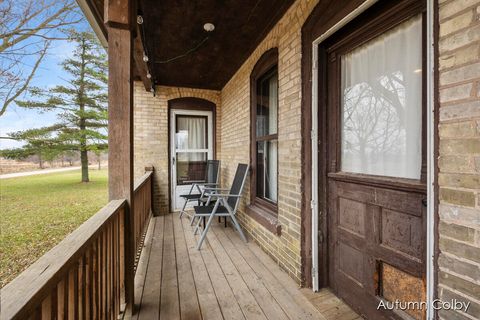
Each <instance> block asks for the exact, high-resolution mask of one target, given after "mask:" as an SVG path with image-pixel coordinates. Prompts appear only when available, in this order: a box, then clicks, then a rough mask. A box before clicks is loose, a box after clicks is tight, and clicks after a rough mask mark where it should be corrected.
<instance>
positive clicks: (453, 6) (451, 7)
mask: <svg viewBox="0 0 480 320" xmlns="http://www.w3.org/2000/svg"><path fill="white" fill-rule="evenodd" d="M475 5H478V0H454V1H449V2H448V3H446V4H445V5H443V4H441V5H440V8H439V15H440V20H444V19H447V18H449V17H451V16H453V15H455V14H457V13H459V12H461V11H463V10H465V9H466V8H468V7H471V6H475ZM444 23H445V21H442V23H441V24H442V25H443V24H444Z"/></svg>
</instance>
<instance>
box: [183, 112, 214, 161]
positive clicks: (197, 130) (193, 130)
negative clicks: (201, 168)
mask: <svg viewBox="0 0 480 320" xmlns="http://www.w3.org/2000/svg"><path fill="white" fill-rule="evenodd" d="M206 125H207V121H206V119H205V118H199V117H178V118H177V133H176V143H177V149H179V150H178V151H180V150H185V149H187V150H188V149H206V148H207V137H206ZM186 156H187V155H186V154H184V155H183V157H182V156H181V155H179V158H184V157H186ZM187 157H188V160H190V161H200V160H204V158H205V155H204V153H203V152H202V153H199V152H195V153H189V154H188V156H187Z"/></svg>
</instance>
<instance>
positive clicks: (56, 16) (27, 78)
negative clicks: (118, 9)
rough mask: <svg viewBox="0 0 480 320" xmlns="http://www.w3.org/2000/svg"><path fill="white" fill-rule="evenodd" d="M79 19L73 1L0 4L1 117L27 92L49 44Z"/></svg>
mask: <svg viewBox="0 0 480 320" xmlns="http://www.w3.org/2000/svg"><path fill="white" fill-rule="evenodd" d="M81 19H82V16H81V14H80V11H79V9H78V5H77V4H76V2H75V0H65V1H56V0H1V1H0V116H1V115H3V114H4V113H5V111H6V110H7V107H8V106H9V105H10V104H11V103H12V102H13V101H15V100H16V99H17V98H18V97H19V96H20V95H21V94H23V93H25V92H26V91H27V90H28V88H29V85H30V82H31V81H32V79H33V77H34V76H35V73H36V72H37V70H38V69H39V67H40V65H41V63H42V61H43V60H44V58H45V56H46V55H47V52H48V49H49V48H50V47H51V43H52V41H55V40H63V39H66V37H65V36H64V34H63V32H64V31H65V30H66V29H67V28H68V27H70V26H72V25H73V24H76V23H78V22H79V21H81Z"/></svg>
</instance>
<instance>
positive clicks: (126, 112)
mask: <svg viewBox="0 0 480 320" xmlns="http://www.w3.org/2000/svg"><path fill="white" fill-rule="evenodd" d="M134 2H135V0H106V1H105V24H106V26H107V28H108V65H109V79H108V116H109V124H108V147H109V151H108V178H109V180H108V183H109V198H110V200H114V199H127V202H128V206H127V210H126V212H125V222H124V223H125V224H124V231H125V232H124V250H125V251H124V252H125V256H124V260H123V262H124V268H125V270H124V272H122V274H124V277H125V279H124V286H125V287H124V292H125V303H126V310H125V311H126V316H127V317H128V316H129V315H131V314H133V307H134V283H133V282H134V251H135V243H134V241H135V240H134V230H135V229H134V219H133V213H134V210H133V206H134V203H133V200H134V196H133V71H132V70H133V34H132V33H133V32H132V30H133V27H134V26H135V23H134V16H133V13H134V12H135V11H134ZM119 263H120V261H119ZM121 265H122V264H121Z"/></svg>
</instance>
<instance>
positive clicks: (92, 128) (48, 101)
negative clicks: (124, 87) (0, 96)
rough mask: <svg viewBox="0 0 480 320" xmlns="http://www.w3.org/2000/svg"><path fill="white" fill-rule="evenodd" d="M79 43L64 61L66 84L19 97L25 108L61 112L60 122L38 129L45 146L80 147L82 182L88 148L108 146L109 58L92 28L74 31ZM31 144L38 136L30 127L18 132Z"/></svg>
mask: <svg viewBox="0 0 480 320" xmlns="http://www.w3.org/2000/svg"><path fill="white" fill-rule="evenodd" d="M70 39H71V41H73V42H75V44H76V47H75V50H74V52H73V55H72V57H71V58H68V59H66V60H64V61H63V62H62V64H61V65H62V68H63V69H64V70H65V71H66V73H67V74H69V75H70V79H67V80H65V81H66V85H57V86H55V87H53V88H51V89H48V90H45V89H40V88H33V89H32V90H30V97H31V100H29V101H17V105H19V106H20V107H23V108H30V109H37V110H39V111H41V112H48V111H55V112H57V118H58V123H56V124H55V125H53V126H49V127H45V128H39V129H35V130H38V131H39V132H42V134H43V135H44V136H48V137H49V138H48V142H49V143H47V144H45V146H44V148H46V149H49V150H50V151H51V150H57V151H59V152H65V151H78V152H80V160H81V165H82V182H88V181H89V176H88V151H90V150H91V151H94V150H105V149H106V148H107V135H106V134H107V115H108V112H107V99H108V96H107V80H108V75H107V59H106V55H105V51H104V49H103V48H102V47H101V46H100V44H99V42H98V40H97V39H96V37H95V35H94V34H93V33H90V32H75V31H72V32H71V34H70ZM16 137H17V139H24V140H25V141H27V145H28V144H31V143H32V141H34V140H35V141H36V140H38V137H35V135H31V132H29V130H27V131H24V132H18V133H16Z"/></svg>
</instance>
